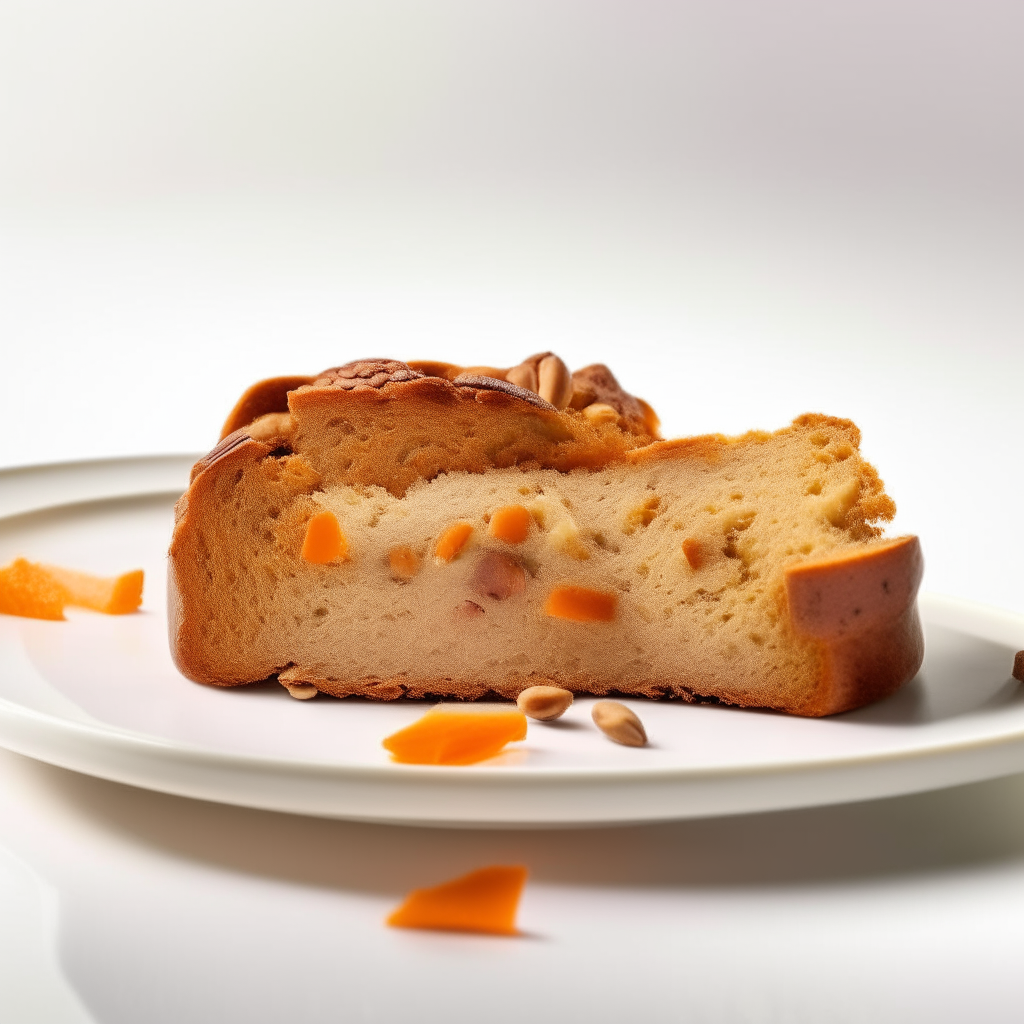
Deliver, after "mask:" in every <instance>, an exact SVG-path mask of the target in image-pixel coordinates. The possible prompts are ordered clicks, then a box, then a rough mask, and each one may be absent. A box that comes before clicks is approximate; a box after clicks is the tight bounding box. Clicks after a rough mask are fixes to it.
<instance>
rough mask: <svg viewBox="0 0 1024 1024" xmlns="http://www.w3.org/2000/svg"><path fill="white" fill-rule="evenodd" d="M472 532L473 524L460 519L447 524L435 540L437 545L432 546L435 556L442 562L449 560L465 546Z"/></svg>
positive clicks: (455, 556) (456, 555)
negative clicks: (445, 528) (449, 524)
mask: <svg viewBox="0 0 1024 1024" xmlns="http://www.w3.org/2000/svg"><path fill="white" fill-rule="evenodd" d="M472 532H473V524H472V523H467V522H466V521H465V520H460V521H459V522H457V523H454V524H453V525H451V526H449V527H448V529H447V530H445V531H444V533H442V534H441V536H440V537H439V538H438V540H437V547H435V548H434V555H435V557H436V558H437V559H438V560H439V561H442V562H450V561H451V560H452V559H453V558H457V557H458V554H459V552H460V551H461V550H462V549H463V548H464V547H465V546H466V541H468V540H469V538H470V535H471V534H472Z"/></svg>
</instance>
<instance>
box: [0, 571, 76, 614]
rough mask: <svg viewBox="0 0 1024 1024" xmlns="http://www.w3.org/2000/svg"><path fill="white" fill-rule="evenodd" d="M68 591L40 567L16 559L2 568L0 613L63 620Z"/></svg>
mask: <svg viewBox="0 0 1024 1024" xmlns="http://www.w3.org/2000/svg"><path fill="white" fill-rule="evenodd" d="M67 603H68V592H67V591H66V590H65V589H64V587H62V586H61V585H60V584H59V583H58V582H57V581H56V580H55V579H54V578H53V577H52V576H51V575H50V574H49V573H48V572H47V571H46V569H44V568H43V567H42V566H41V565H36V564H35V563H34V562H28V561H26V560H25V559H24V558H16V559H15V560H14V561H13V562H11V564H10V565H6V566H4V567H3V568H2V569H0V612H2V613H3V614H4V615H22V616H24V617H25V618H29V619H63V618H64V606H65V605H66V604H67Z"/></svg>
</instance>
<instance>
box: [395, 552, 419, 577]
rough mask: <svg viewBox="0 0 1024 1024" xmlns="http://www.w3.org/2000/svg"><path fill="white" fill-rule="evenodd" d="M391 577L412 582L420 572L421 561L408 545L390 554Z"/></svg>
mask: <svg viewBox="0 0 1024 1024" xmlns="http://www.w3.org/2000/svg"><path fill="white" fill-rule="evenodd" d="M388 565H390V566H391V575H392V576H394V577H396V578H397V579H400V580H411V579H412V578H413V576H415V575H416V573H418V572H419V570H420V560H419V557H418V556H417V554H416V552H415V551H413V549H412V548H411V547H409V545H408V544H403V545H401V546H400V547H397V548H392V549H391V550H390V551H389V552H388Z"/></svg>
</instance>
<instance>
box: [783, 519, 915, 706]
mask: <svg viewBox="0 0 1024 1024" xmlns="http://www.w3.org/2000/svg"><path fill="white" fill-rule="evenodd" d="M923 574H924V559H923V558H922V555H921V545H920V542H919V541H918V539H917V537H900V538H897V539H896V540H891V541H887V542H883V543H881V544H875V545H872V546H871V547H868V548H857V549H854V550H853V551H846V552H842V553H840V554H837V555H834V556H832V557H830V558H825V559H820V560H815V561H808V562H802V563H800V564H798V565H793V566H790V567H789V568H788V569H787V570H786V595H787V599H788V604H789V617H790V622H791V624H792V626H793V630H794V632H795V633H796V634H797V635H798V636H801V637H805V638H808V639H810V640H812V641H813V642H814V643H815V644H816V645H817V647H818V649H819V656H820V658H821V666H822V682H821V685H820V686H819V687H818V689H817V690H816V691H815V693H814V695H813V698H812V699H811V700H810V701H809V702H808V703H807V704H806V705H803V706H802V707H800V708H799V709H794V710H799V713H800V714H804V715H832V714H836V713H837V712H839V711H847V710H849V709H851V708H855V707H860V706H861V705H862V704H866V703H869V702H870V701H874V700H879V699H880V698H882V697H885V696H888V694H890V693H892V692H893V691H895V690H897V689H898V688H899V687H900V686H902V685H903V684H904V683H905V682H908V681H909V680H910V679H913V677H914V676H915V675H916V674H917V670H918V669H919V668H920V667H921V662H922V661H923V659H924V637H923V634H922V632H921V620H920V617H919V615H918V612H917V591H918V588H919V587H920V585H921V577H922V576H923Z"/></svg>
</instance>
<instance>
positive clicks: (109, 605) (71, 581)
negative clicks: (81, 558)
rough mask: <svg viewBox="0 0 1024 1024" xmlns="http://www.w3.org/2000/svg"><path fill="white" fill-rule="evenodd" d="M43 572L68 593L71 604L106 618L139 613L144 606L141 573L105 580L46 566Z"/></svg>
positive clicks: (133, 572)
mask: <svg viewBox="0 0 1024 1024" xmlns="http://www.w3.org/2000/svg"><path fill="white" fill-rule="evenodd" d="M41 568H43V569H45V570H46V572H48V573H49V574H50V576H51V577H52V578H53V580H54V581H56V582H57V583H58V584H60V585H61V586H62V587H63V588H64V590H65V591H66V592H67V595H68V604H75V605H78V606H79V607H81V608H91V609H92V610H93V611H96V612H103V613H104V614H106V615H127V614H128V613H129V612H134V611H137V610H138V607H139V605H141V604H142V583H143V580H144V576H145V574H144V573H143V571H142V570H141V569H133V570H132V571H131V572H126V573H122V574H121V575H120V576H108V577H104V576H91V575H89V573H85V572H75V570H74V569H63V568H61V567H60V566H59V565H44V566H42V567H41Z"/></svg>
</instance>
